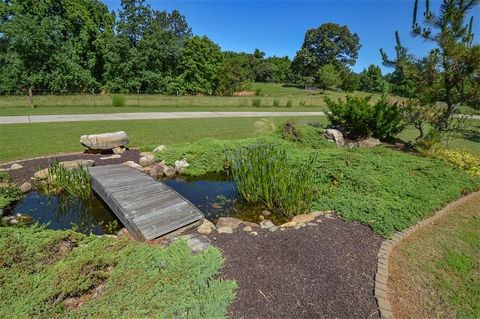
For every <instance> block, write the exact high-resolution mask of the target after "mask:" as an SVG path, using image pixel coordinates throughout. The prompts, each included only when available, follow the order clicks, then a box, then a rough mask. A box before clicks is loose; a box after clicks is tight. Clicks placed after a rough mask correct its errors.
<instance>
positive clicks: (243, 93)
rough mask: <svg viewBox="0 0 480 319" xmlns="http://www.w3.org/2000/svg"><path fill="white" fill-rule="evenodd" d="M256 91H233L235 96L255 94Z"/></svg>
mask: <svg viewBox="0 0 480 319" xmlns="http://www.w3.org/2000/svg"><path fill="white" fill-rule="evenodd" d="M254 95H255V92H254V91H238V92H235V93H233V96H254Z"/></svg>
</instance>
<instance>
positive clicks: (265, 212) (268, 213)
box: [262, 209, 272, 217]
mask: <svg viewBox="0 0 480 319" xmlns="http://www.w3.org/2000/svg"><path fill="white" fill-rule="evenodd" d="M262 215H263V216H265V217H267V216H270V215H272V213H271V212H270V211H269V210H266V209H265V210H263V211H262Z"/></svg>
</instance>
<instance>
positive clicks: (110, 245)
mask: <svg viewBox="0 0 480 319" xmlns="http://www.w3.org/2000/svg"><path fill="white" fill-rule="evenodd" d="M0 251H2V254H0V282H1V285H0V317H1V318H226V313H227V306H228V305H229V303H230V302H231V301H232V300H233V298H234V295H235V288H236V285H235V282H233V281H229V280H220V279H214V278H215V277H216V275H217V273H218V271H219V269H220V268H221V267H222V264H223V260H222V257H221V254H220V252H219V251H218V250H217V249H214V248H209V249H207V250H205V251H204V252H203V253H201V254H200V255H197V256H192V254H191V253H190V251H189V248H188V246H187V243H186V242H185V241H181V240H179V241H176V242H174V243H173V244H172V245H170V246H168V247H167V248H160V247H158V246H154V245H149V244H144V243H138V242H135V241H130V240H125V239H123V240H122V239H116V238H108V237H96V236H84V235H82V234H79V233H75V232H73V231H51V230H44V229H42V228H39V227H32V228H25V229H21V228H14V227H1V228H0ZM95 291H96V292H97V293H98V294H97V295H96V296H95V295H94V292H95ZM72 301H76V302H77V303H78V302H80V301H83V302H84V304H83V305H82V306H81V307H72V306H69V305H71V304H72Z"/></svg>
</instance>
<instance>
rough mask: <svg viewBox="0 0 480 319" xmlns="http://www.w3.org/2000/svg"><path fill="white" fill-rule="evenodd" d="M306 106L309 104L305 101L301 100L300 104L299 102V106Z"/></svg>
mask: <svg viewBox="0 0 480 319" xmlns="http://www.w3.org/2000/svg"><path fill="white" fill-rule="evenodd" d="M306 104H307V102H305V101H304V100H301V101H300V102H298V105H299V106H305V105H306Z"/></svg>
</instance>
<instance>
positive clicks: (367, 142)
mask: <svg viewBox="0 0 480 319" xmlns="http://www.w3.org/2000/svg"><path fill="white" fill-rule="evenodd" d="M380 144H382V142H380V140H379V139H378V138H374V137H368V138H366V139H363V140H359V141H356V142H355V145H356V147H360V148H368V147H375V146H378V145H380Z"/></svg>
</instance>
